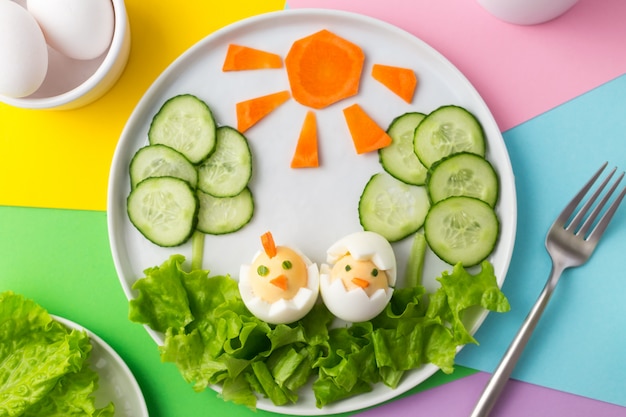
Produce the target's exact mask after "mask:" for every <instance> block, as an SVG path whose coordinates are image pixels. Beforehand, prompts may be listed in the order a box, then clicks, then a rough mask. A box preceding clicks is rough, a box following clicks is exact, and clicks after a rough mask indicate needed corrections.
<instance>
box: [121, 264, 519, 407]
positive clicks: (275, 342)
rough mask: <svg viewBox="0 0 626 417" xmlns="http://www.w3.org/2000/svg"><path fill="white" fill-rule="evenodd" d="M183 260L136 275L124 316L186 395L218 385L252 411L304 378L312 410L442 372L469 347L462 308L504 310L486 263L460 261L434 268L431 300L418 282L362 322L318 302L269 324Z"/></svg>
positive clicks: (281, 399) (223, 282)
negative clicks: (149, 340)
mask: <svg viewBox="0 0 626 417" xmlns="http://www.w3.org/2000/svg"><path fill="white" fill-rule="evenodd" d="M184 261H185V258H184V257H183V256H182V255H173V256H171V257H170V259H168V260H167V261H165V262H164V263H163V264H162V265H161V266H160V267H154V268H149V269H147V270H145V271H144V273H145V277H144V278H141V279H139V280H138V281H136V283H135V284H134V286H133V288H134V289H135V290H137V291H138V297H137V298H135V299H134V300H131V301H130V311H129V316H130V319H131V320H133V321H135V322H138V323H141V324H148V325H149V326H151V327H152V328H153V329H155V330H159V331H162V332H163V333H164V334H165V341H164V344H163V346H160V347H159V349H160V352H161V358H162V360H163V361H164V362H172V363H174V364H175V365H176V366H177V367H178V369H179V371H180V372H181V374H182V376H183V378H184V379H185V380H186V381H187V382H189V383H190V384H192V386H193V388H194V389H195V390H196V391H202V390H204V389H205V388H206V387H209V386H212V385H220V386H221V396H222V397H223V398H224V399H225V400H228V401H233V402H235V403H237V404H244V405H246V406H248V407H250V408H252V409H254V408H255V407H256V401H257V398H258V396H263V397H266V398H269V399H270V400H271V401H272V402H273V403H274V404H275V405H285V404H289V403H295V402H297V401H298V393H299V391H300V390H301V389H302V388H303V386H304V385H305V384H307V383H308V382H310V381H311V380H312V381H313V392H314V395H315V399H316V405H317V407H319V408H322V407H324V406H325V405H327V404H329V403H332V402H335V401H339V400H341V399H344V398H348V397H351V396H354V395H358V394H361V393H365V392H368V391H371V390H372V389H373V386H374V384H377V383H384V384H385V385H387V386H389V387H391V388H394V387H396V386H397V385H398V384H399V383H400V381H401V379H402V377H403V375H404V374H405V373H406V372H407V371H410V370H413V369H417V368H419V367H421V366H423V365H424V364H426V363H433V364H435V365H437V366H438V367H440V368H441V369H442V370H443V371H444V372H446V373H450V372H452V371H453V366H454V357H455V355H456V351H457V347H458V346H459V345H462V344H465V343H477V342H476V340H475V339H474V338H473V337H472V336H471V335H470V333H469V331H468V330H467V329H466V328H465V327H464V324H463V314H464V312H465V311H466V310H467V309H470V308H472V307H476V306H480V307H482V308H485V309H488V310H493V311H499V312H504V311H508V309H509V305H508V301H507V299H506V297H505V296H504V294H502V292H501V291H500V289H499V288H498V285H497V282H496V278H495V276H494V272H493V267H492V265H491V264H490V263H488V262H483V264H482V265H481V267H482V269H481V270H480V271H479V272H478V273H476V274H474V275H473V274H471V273H469V272H468V271H466V270H465V269H464V268H463V267H462V266H461V265H457V266H455V267H454V269H453V271H452V272H451V273H448V272H444V273H443V274H442V276H441V277H439V278H438V280H439V282H440V283H441V287H440V288H439V289H438V290H437V291H436V292H435V293H433V294H426V293H425V290H424V288H423V287H422V286H421V285H413V286H411V287H409V288H400V289H396V290H395V291H394V295H393V297H392V299H391V302H390V303H389V305H388V306H387V307H386V309H385V310H384V311H383V312H382V313H381V314H380V315H378V316H377V317H375V318H374V319H372V320H370V321H368V322H363V323H354V324H351V325H350V326H347V327H346V326H343V327H338V326H333V321H334V316H333V315H332V314H331V313H330V312H329V311H328V309H327V308H326V307H325V306H324V305H323V304H321V303H318V304H316V305H315V306H314V308H313V310H312V311H311V312H310V313H309V314H307V315H306V316H305V317H304V318H303V319H301V320H299V321H297V322H295V323H292V324H289V325H286V324H279V325H270V324H268V323H265V322H263V321H261V320H259V319H258V318H256V317H255V316H254V315H252V314H251V313H250V312H249V311H248V309H247V308H246V307H245V305H244V303H243V301H242V299H241V296H240V294H239V291H238V286H237V282H236V281H235V280H233V279H232V278H231V277H229V276H221V275H220V276H211V277H210V276H209V271H203V270H193V271H191V272H186V271H185V270H184V269H183V267H182V265H183V262H184Z"/></svg>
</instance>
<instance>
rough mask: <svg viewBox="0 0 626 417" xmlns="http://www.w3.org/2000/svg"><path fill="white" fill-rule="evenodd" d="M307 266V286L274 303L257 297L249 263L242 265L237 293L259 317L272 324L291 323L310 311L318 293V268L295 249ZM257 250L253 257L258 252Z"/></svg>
mask: <svg viewBox="0 0 626 417" xmlns="http://www.w3.org/2000/svg"><path fill="white" fill-rule="evenodd" d="M296 252H297V253H298V255H300V256H301V257H302V259H303V260H304V262H305V264H306V266H307V274H308V276H307V286H306V288H304V287H303V288H300V290H299V291H298V293H297V294H296V295H295V296H294V297H293V298H292V299H290V300H285V299H281V300H278V301H276V302H274V303H268V302H267V301H265V300H263V299H261V298H260V297H257V296H255V295H254V293H253V292H252V287H251V285H250V281H249V276H250V265H242V266H241V268H240V271H239V293H240V294H241V299H242V300H243V303H244V304H245V305H246V307H248V310H250V312H251V313H252V314H254V315H255V316H256V317H258V318H259V319H261V320H263V321H265V322H267V323H272V324H283V323H293V322H294V321H298V320H300V319H301V318H302V317H304V316H306V314H307V313H308V312H309V311H311V309H312V308H313V306H314V305H315V302H316V301H317V296H318V295H319V284H320V281H319V270H318V268H317V264H314V263H312V262H311V260H310V259H309V258H308V257H306V256H305V255H303V254H302V253H300V252H299V251H297V250H296ZM260 253H261V252H258V253H257V254H256V255H255V256H254V259H256V257H257V256H258V255H259V254H260Z"/></svg>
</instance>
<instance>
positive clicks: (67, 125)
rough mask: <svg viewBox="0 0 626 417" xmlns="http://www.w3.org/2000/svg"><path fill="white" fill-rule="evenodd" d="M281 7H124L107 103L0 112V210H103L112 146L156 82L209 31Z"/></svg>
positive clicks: (137, 1) (236, 2)
mask: <svg viewBox="0 0 626 417" xmlns="http://www.w3.org/2000/svg"><path fill="white" fill-rule="evenodd" d="M284 7H285V0H262V1H259V0H230V1H227V2H222V1H215V0H187V1H180V2H179V1H145V0H127V1H126V9H127V13H128V20H129V22H130V31H131V51H130V57H129V60H128V65H127V66H126V69H125V71H124V73H123V74H122V77H121V78H120V80H119V81H118V82H117V84H116V85H115V86H114V87H113V88H112V89H111V90H110V91H109V92H108V93H107V94H106V95H104V96H103V97H102V98H101V99H99V100H98V101H96V102H94V103H91V104H89V105H87V106H85V107H82V108H79V109H75V110H26V109H18V108H14V107H11V106H8V105H5V104H0V206H24V207H44V208H70V209H82V210H105V209H106V193H107V183H108V175H109V165H110V162H111V159H112V157H113V153H114V151H115V146H116V144H117V140H118V139H119V136H120V134H121V132H122V129H123V128H124V125H125V123H126V120H127V119H128V117H129V116H130V113H131V112H132V110H133V109H134V107H135V105H136V104H137V102H138V101H139V99H140V98H141V96H142V95H143V93H144V92H145V91H146V90H147V89H148V87H149V86H150V85H151V84H152V82H153V81H154V80H155V79H156V78H157V77H158V75H159V74H160V73H161V72H162V71H163V70H164V69H165V68H166V67H167V66H168V65H169V64H170V63H171V62H172V61H173V60H174V59H176V58H177V57H178V56H179V55H180V54H181V53H183V52H184V51H185V50H186V49H188V48H189V47H190V46H192V45H193V44H195V43H196V42H197V41H199V40H201V39H202V38H204V37H205V36H207V35H209V34H210V33H212V32H214V31H215V30H217V29H219V28H221V27H223V26H226V25H228V24H230V23H233V22H235V21H237V20H241V19H244V18H247V17H250V16H254V15H258V14H261V13H266V12H271V11H276V10H281V9H283V8H284Z"/></svg>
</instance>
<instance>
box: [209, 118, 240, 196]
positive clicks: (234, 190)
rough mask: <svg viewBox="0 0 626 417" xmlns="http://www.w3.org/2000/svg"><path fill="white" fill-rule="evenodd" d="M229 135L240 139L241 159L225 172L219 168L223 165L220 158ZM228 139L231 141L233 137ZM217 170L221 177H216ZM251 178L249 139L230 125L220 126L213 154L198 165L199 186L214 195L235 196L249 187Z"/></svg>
mask: <svg viewBox="0 0 626 417" xmlns="http://www.w3.org/2000/svg"><path fill="white" fill-rule="evenodd" d="M227 135H234V136H233V138H237V139H238V140H239V145H241V149H238V152H241V153H240V154H239V155H238V157H239V158H240V160H238V161H236V163H235V164H233V165H232V166H229V167H226V168H225V170H226V171H229V172H226V173H224V172H218V171H217V170H218V168H220V167H221V165H220V164H221V162H222V161H220V160H219V159H220V158H222V153H223V152H224V150H225V149H226V148H225V147H224V144H223V142H224V140H225V138H226V137H227ZM228 140H229V141H231V140H232V139H228ZM216 172H217V173H218V174H220V175H219V177H215V175H216ZM251 178H252V152H251V151H250V145H249V144H248V139H247V138H246V137H245V136H244V135H243V134H242V133H240V132H239V131H238V130H236V129H234V128H232V127H230V126H221V127H219V128H218V129H217V134H216V146H215V150H214V152H213V154H212V155H211V156H210V157H209V158H207V159H206V160H205V161H204V162H202V163H201V164H200V165H199V166H198V188H199V189H200V190H202V191H204V192H205V193H207V194H211V195H212V196H214V197H233V196H236V195H237V194H239V193H241V192H242V191H243V190H244V188H246V187H247V185H248V183H249V182H250V179H251Z"/></svg>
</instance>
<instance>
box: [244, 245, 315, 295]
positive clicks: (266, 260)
mask: <svg viewBox="0 0 626 417" xmlns="http://www.w3.org/2000/svg"><path fill="white" fill-rule="evenodd" d="M249 279H250V286H251V288H252V293H253V294H254V295H255V296H256V297H259V298H261V299H262V300H264V301H267V302H268V303H274V302H276V301H278V300H280V299H281V298H283V299H286V300H291V299H292V298H293V297H294V296H295V295H296V294H297V293H298V291H299V290H300V288H302V287H306V286H307V283H308V279H307V266H306V264H305V262H304V260H303V259H302V258H301V257H300V255H298V253H296V252H295V251H294V250H293V249H290V248H288V247H285V246H278V247H277V248H276V255H275V256H273V257H272V258H270V257H269V256H268V255H267V254H266V253H265V252H262V253H261V254H259V256H258V257H257V258H256V259H255V260H254V262H253V263H252V265H251V267H250V277H249Z"/></svg>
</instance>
